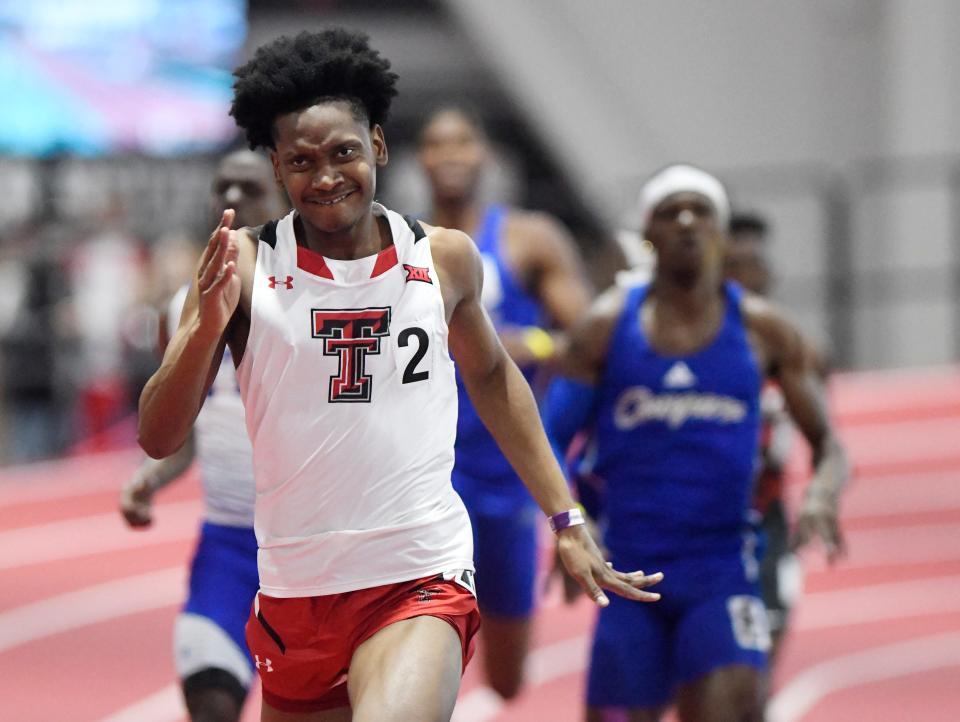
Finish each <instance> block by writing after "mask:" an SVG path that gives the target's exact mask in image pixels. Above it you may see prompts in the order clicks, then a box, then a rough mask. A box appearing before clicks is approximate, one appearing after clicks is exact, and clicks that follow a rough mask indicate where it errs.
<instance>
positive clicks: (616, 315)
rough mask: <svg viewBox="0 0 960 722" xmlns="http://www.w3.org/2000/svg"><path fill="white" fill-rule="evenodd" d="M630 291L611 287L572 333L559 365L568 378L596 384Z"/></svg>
mask: <svg viewBox="0 0 960 722" xmlns="http://www.w3.org/2000/svg"><path fill="white" fill-rule="evenodd" d="M626 297H627V289H625V288H623V287H621V286H616V285H614V286H611V287H610V288H608V289H607V290H606V291H604V292H603V293H601V294H600V295H599V296H597V298H596V299H594V301H593V304H592V305H591V306H590V309H589V310H588V311H587V313H586V314H584V315H583V317H582V318H581V319H580V320H579V321H578V322H577V323H576V325H575V326H574V327H573V329H572V330H571V331H570V334H569V339H570V343H569V347H568V349H567V353H566V354H564V358H563V360H562V361H561V363H560V364H559V366H560V371H561V373H563V374H564V375H566V376H569V377H571V378H577V379H580V380H582V381H586V382H589V383H593V382H595V381H596V380H597V378H598V376H599V373H600V371H601V370H602V369H603V366H604V364H605V363H606V357H607V350H608V348H609V346H610V337H611V336H612V335H613V329H614V327H615V326H616V324H617V321H619V319H620V316H621V314H623V305H624V302H625V300H626Z"/></svg>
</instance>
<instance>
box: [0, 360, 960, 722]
mask: <svg viewBox="0 0 960 722" xmlns="http://www.w3.org/2000/svg"><path fill="white" fill-rule="evenodd" d="M833 405H834V409H835V411H836V413H837V414H838V418H839V420H840V425H841V429H842V435H843V437H844V439H845V441H846V443H847V446H848V449H849V450H850V452H851V456H852V458H853V459H854V461H855V465H856V469H857V472H856V478H855V481H854V483H853V485H852V488H851V489H850V490H849V492H848V494H847V497H846V500H845V503H844V518H845V525H846V529H847V538H848V545H849V554H848V556H847V557H846V558H845V559H844V560H843V561H842V562H840V563H839V564H838V565H837V566H836V567H835V568H833V569H830V568H828V567H827V566H826V565H825V563H824V562H823V561H822V559H821V558H820V556H819V554H818V552H817V551H816V550H814V551H812V552H810V553H807V554H806V555H805V567H806V580H805V596H804V598H803V599H802V601H801V603H800V605H799V606H798V609H797V613H796V615H795V617H794V628H793V632H792V635H791V637H790V638H789V640H788V642H787V645H786V648H785V650H784V654H783V659H782V663H781V666H780V668H779V669H778V673H777V679H776V695H775V697H774V700H773V704H772V706H771V709H770V720H771V722H833V721H836V722H840V721H843V722H848V721H850V720H863V719H869V720H871V722H894V721H896V722H900V721H902V720H923V721H924V722H955V721H956V720H958V719H960V691H958V689H957V685H956V681H957V680H958V679H960V483H958V481H960V370H956V369H938V370H929V371H925V372H919V371H918V372H903V373H877V374H865V375H858V376H843V377H839V378H837V379H836V380H835V382H834V387H833ZM799 456H800V455H798V458H799ZM138 458H139V455H138V453H137V452H136V451H129V452H121V453H116V454H111V455H103V456H91V457H82V458H75V459H70V460H67V461H63V462H57V463H51V464H44V465H36V466H33V467H29V468H23V469H16V470H8V471H7V472H5V473H4V474H3V475H2V477H0V680H2V688H3V697H2V712H0V718H2V719H4V720H16V721H17V722H34V721H36V722H61V721H67V722H88V721H90V720H109V721H110V722H175V721H178V720H182V719H183V713H182V709H181V707H180V703H179V699H178V695H177V691H176V688H175V687H174V686H172V682H173V678H174V677H173V665H172V661H171V625H172V621H173V618H174V616H175V614H176V612H177V609H178V605H179V603H180V600H181V599H182V596H183V593H184V569H185V566H186V564H187V562H188V561H189V556H190V553H191V549H192V542H193V535H194V534H195V531H196V528H197V524H198V519H197V515H198V513H199V510H200V503H199V489H198V485H197V483H196V480H195V479H193V478H191V479H190V480H187V481H184V482H182V483H181V484H179V485H178V486H176V487H174V488H171V489H169V490H168V491H167V492H166V493H165V494H164V495H163V498H162V499H161V500H160V503H159V505H158V511H157V515H156V517H157V518H156V523H155V525H154V527H153V528H152V529H151V530H149V531H146V532H138V533H135V532H131V531H128V530H126V529H125V528H124V527H123V525H122V523H121V520H120V517H119V515H117V514H116V512H115V507H116V494H117V489H118V488H119V486H120V485H121V484H122V483H123V481H124V480H125V479H126V478H127V476H128V475H129V474H130V472H131V471H132V469H133V468H134V466H135V465H136V463H137V461H138ZM802 468H803V464H801V463H799V462H798V463H797V472H798V474H797V475H798V476H802V473H801V472H802ZM799 489H800V487H799V485H797V486H792V487H791V493H792V494H794V495H795V494H796V493H797V492H798V491H799ZM536 624H537V627H536V640H537V641H536V650H535V651H534V654H533V655H532V658H531V666H530V674H529V677H530V684H529V686H528V689H527V691H526V692H525V693H524V694H523V695H522V696H521V698H520V699H519V700H518V701H517V702H516V703H514V704H513V705H511V706H509V707H503V706H502V705H501V704H500V703H499V701H498V700H496V699H495V698H493V696H492V694H491V693H489V692H488V691H486V690H485V689H484V688H483V687H482V685H481V680H480V675H479V665H476V664H475V665H472V667H471V668H470V669H468V670H467V674H466V676H465V679H464V684H463V688H462V691H461V701H460V704H459V705H458V710H457V714H456V717H455V719H457V720H458V721H459V722H478V721H479V720H493V721H496V722H508V721H514V722H516V721H520V720H523V721H524V722H536V721H539V720H546V719H549V720H552V721H553V722H563V721H565V720H579V719H581V715H582V712H581V698H582V692H583V668H584V664H585V651H586V646H587V639H588V636H589V633H590V628H591V625H592V610H591V609H590V606H589V604H587V603H585V602H584V603H581V604H578V605H576V606H574V607H563V606H561V605H559V604H558V603H557V601H556V599H555V598H554V597H552V596H548V597H547V598H546V599H545V600H544V602H543V605H542V608H541V613H540V615H539V616H538V618H537V622H536ZM257 706H258V705H257V698H256V695H254V700H253V702H252V703H251V704H250V705H248V708H247V714H246V716H245V722H246V720H255V719H257V716H258V715H257V710H256V708H257Z"/></svg>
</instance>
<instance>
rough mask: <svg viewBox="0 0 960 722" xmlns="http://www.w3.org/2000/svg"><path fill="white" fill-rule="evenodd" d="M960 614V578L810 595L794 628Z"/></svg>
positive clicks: (799, 609)
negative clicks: (952, 613)
mask: <svg viewBox="0 0 960 722" xmlns="http://www.w3.org/2000/svg"><path fill="white" fill-rule="evenodd" d="M951 612H960V576H945V577H929V578H924V579H910V580H905V581H900V582H891V583H888V584H873V585H870V586H858V587H851V588H849V589H838V590H834V591H827V592H816V593H807V594H804V595H802V596H801V597H800V601H799V602H798V603H797V616H796V620H795V622H794V623H792V624H791V629H792V630H795V631H798V632H799V631H807V630H813V629H830V628H832V627H848V626H851V625H855V624H867V623H870V622H882V621H885V620H893V619H905V618H910V617H924V616H931V615H935V614H947V613H951Z"/></svg>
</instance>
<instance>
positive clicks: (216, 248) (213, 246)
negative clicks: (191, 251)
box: [197, 208, 240, 335]
mask: <svg viewBox="0 0 960 722" xmlns="http://www.w3.org/2000/svg"><path fill="white" fill-rule="evenodd" d="M234 216H235V212H234V210H233V209H232V208H228V209H227V210H225V211H224V212H223V217H222V218H221V219H220V225H218V226H217V228H216V230H215V231H214V232H213V233H212V234H211V235H210V241H209V242H208V243H207V247H206V248H205V249H204V251H203V257H202V258H201V259H200V270H199V271H198V272H197V290H198V291H199V293H200V305H199V309H198V313H199V316H200V325H201V327H203V328H205V329H208V330H209V331H210V332H211V333H212V334H214V335H220V333H222V332H223V329H224V328H226V326H227V323H228V322H229V321H230V317H231V316H233V312H234V310H235V309H236V307H237V303H238V302H239V301H240V276H238V275H237V256H238V255H239V252H240V249H239V246H238V245H237V232H236V231H232V230H230V226H231V225H232V224H233V219H234Z"/></svg>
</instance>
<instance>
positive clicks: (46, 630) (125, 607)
mask: <svg viewBox="0 0 960 722" xmlns="http://www.w3.org/2000/svg"><path fill="white" fill-rule="evenodd" d="M186 579H187V570H186V568H185V567H183V566H177V567H170V568H168V569H161V570H159V571H155V572H149V573H147V574H138V575H136V576H131V577H125V578H123V579H117V580H115V581H111V582H106V583H105V584H98V585H96V586H92V587H87V588H86V589H81V590H79V591H75V592H68V593H66V594H60V595H58V596H55V597H48V598H47V599H43V600H41V601H39V602H32V603H30V604H25V605H23V606H21V607H16V608H14V609H11V610H9V611H6V612H2V613H0V652H5V651H6V650H9V649H11V648H13V647H16V646H19V645H21V644H27V643H28V642H33V641H36V640H38V639H43V638H45V637H50V636H53V635H55V634H61V633H63V632H69V631H71V630H73V629H79V628H80V627H85V626H88V625H91V624H97V623H98V622H105V621H108V620H112V619H116V618H118V617H123V616H126V615H130V614H137V613H139V612H146V611H150V610H153V609H162V608H163V607H169V606H173V605H175V604H179V603H180V602H181V601H182V600H183V599H184V596H185V595H186V583H187V582H186Z"/></svg>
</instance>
